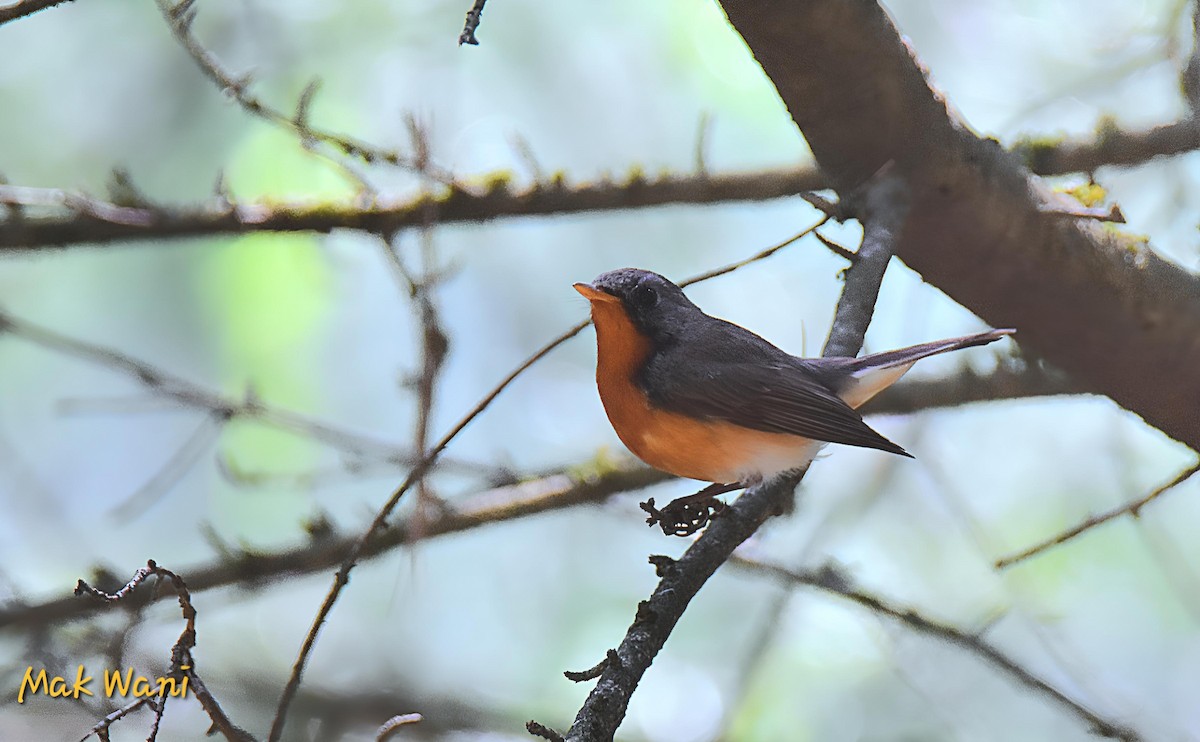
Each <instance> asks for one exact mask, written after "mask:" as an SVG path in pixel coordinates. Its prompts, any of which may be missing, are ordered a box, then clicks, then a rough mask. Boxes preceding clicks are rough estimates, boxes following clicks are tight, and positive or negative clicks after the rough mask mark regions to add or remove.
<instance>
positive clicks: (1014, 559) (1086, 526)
mask: <svg viewBox="0 0 1200 742" xmlns="http://www.w3.org/2000/svg"><path fill="white" fill-rule="evenodd" d="M1197 472H1200V462H1196V463H1195V464H1193V465H1191V466H1190V467H1188V468H1187V469H1184V470H1183V471H1181V472H1180V473H1179V474H1178V475H1176V476H1175V478H1174V479H1172V480H1171V481H1170V482H1167V483H1166V484H1164V485H1161V486H1159V487H1155V488H1154V489H1153V490H1151V491H1150V493H1149V494H1148V495H1145V496H1143V497H1139V498H1138V499H1136V500H1134V501H1132V502H1127V503H1125V504H1124V505H1118V506H1117V507H1115V508H1113V509H1111V510H1106V511H1105V512H1103V513H1100V514H1099V515H1093V516H1092V517H1090V518H1088V519H1087V520H1084V521H1083V522H1082V523H1079V524H1078V525H1075V526H1072V527H1071V528H1068V529H1067V530H1065V531H1063V532H1062V533H1059V534H1056V535H1054V536H1051V537H1050V538H1048V539H1046V540H1045V541H1040V542H1038V543H1037V544H1034V545H1033V546H1030V547H1029V548H1028V549H1025V550H1024V551H1020V552H1017V553H1016V554H1011V555H1009V556H1006V557H1003V558H1001V559H997V560H996V568H997V569H1004V568H1006V567H1011V566H1012V565H1014V564H1017V563H1018V562H1023V561H1025V560H1026V559H1029V558H1031V557H1034V556H1037V555H1038V554H1041V553H1042V552H1044V551H1046V550H1048V549H1052V548H1054V547H1055V546H1059V545H1061V544H1065V543H1066V542H1068V541H1070V540H1071V539H1073V538H1075V537H1076V536H1078V535H1079V534H1081V533H1086V532H1087V531H1090V530H1092V529H1093V528H1095V527H1096V526H1100V525H1104V524H1105V523H1107V522H1109V521H1110V520H1114V519H1116V518H1119V517H1121V516H1122V515H1132V516H1133V517H1134V518H1137V517H1139V516H1140V515H1141V512H1142V508H1144V507H1146V506H1147V505H1149V504H1150V503H1151V502H1154V501H1155V500H1157V499H1158V498H1159V497H1161V496H1162V495H1163V494H1165V493H1166V492H1168V491H1170V490H1172V489H1174V488H1175V487H1177V486H1179V485H1181V484H1183V483H1184V482H1185V481H1187V480H1188V479H1191V478H1192V476H1193V475H1195V474H1196V473H1197Z"/></svg>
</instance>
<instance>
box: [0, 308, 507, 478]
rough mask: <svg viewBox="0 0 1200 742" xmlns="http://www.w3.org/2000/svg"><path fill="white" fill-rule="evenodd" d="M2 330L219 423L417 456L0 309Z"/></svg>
mask: <svg viewBox="0 0 1200 742" xmlns="http://www.w3.org/2000/svg"><path fill="white" fill-rule="evenodd" d="M0 332H8V333H11V334H13V335H15V336H17V337H20V338H23V339H25V340H27V341H29V342H31V343H34V344H35V345H38V346H40V347H43V348H46V349H47V350H53V351H56V352H59V353H65V354H68V355H72V356H75V357H77V358H83V359H84V360H87V361H89V362H91V363H95V364H97V365H100V366H104V367H106V368H111V369H113V370H116V371H119V372H121V373H123V374H126V375H128V376H130V377H132V378H133V379H135V380H137V381H138V382H139V383H141V384H142V385H143V386H144V387H146V388H147V389H148V390H149V391H150V392H151V393H153V394H154V395H156V396H158V397H161V398H163V399H167V400H171V401H173V402H176V403H178V404H180V405H183V406H184V407H190V408H193V409H197V410H202V411H204V412H206V413H208V415H209V416H210V417H212V418H214V419H216V420H217V421H218V422H220V423H224V422H227V421H229V420H232V419H234V418H240V419H243V420H254V421H256V422H261V423H263V424H265V425H269V426H272V427H275V428H279V429H280V430H287V431H290V432H294V433H297V434H299V435H303V436H307V437H309V438H312V439H313V440H316V441H320V442H321V443H324V444H326V445H329V446H331V447H333V448H336V449H338V450H340V451H344V452H346V453H348V454H353V455H356V456H363V457H368V458H372V459H379V460H383V461H390V462H394V463H396V464H400V465H405V466H409V465H412V464H414V463H415V462H417V461H418V460H419V457H417V456H414V455H413V453H412V451H411V450H409V449H408V448H405V447H403V446H400V445H398V444H393V443H389V442H386V441H383V440H379V439H377V438H373V437H371V436H367V435H364V434H361V433H357V432H354V431H351V430H348V429H345V428H341V427H338V426H336V425H334V424H332V423H329V422H325V421H322V420H317V419H315V418H312V417H309V416H307V415H304V414H301V413H299V412H295V411H293V410H289V409H286V408H283V407H276V406H274V405H270V404H267V403H266V402H264V401H262V400H261V399H259V398H257V397H256V396H254V395H252V394H248V395H246V396H245V397H243V398H241V399H237V398H234V397H230V396H225V395H222V394H219V393H218V392H215V391H212V390H210V389H207V388H205V387H204V386H201V385H200V384H196V383H193V382H191V381H188V380H187V379H184V378H182V377H180V376H176V375H175V374H173V373H171V372H169V371H167V370H165V369H163V368H161V367H159V366H155V365H154V364H151V363H148V362H146V361H143V360H140V359H137V358H134V357H133V356H130V355H128V354H126V353H123V352H121V351H118V350H115V349H113V348H108V347H105V346H102V345H97V344H95V343H90V342H88V341H86V340H80V339H78V338H73V337H70V336H67V335H62V334H60V333H57V332H55V331H53V330H50V329H48V328H45V327H42V326H40V325H36V324H34V323H32V322H29V321H27V320H24V319H19V318H17V317H14V316H13V315H11V314H8V313H6V312H4V311H3V310H0ZM443 465H445V466H446V467H447V468H451V469H460V470H462V471H464V472H475V473H480V474H485V475H489V476H490V475H492V474H496V473H497V472H496V470H495V468H493V467H486V466H481V465H479V464H474V463H470V462H465V461H457V460H446V461H444V462H443Z"/></svg>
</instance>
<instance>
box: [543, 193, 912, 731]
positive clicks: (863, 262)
mask: <svg viewBox="0 0 1200 742" xmlns="http://www.w3.org/2000/svg"><path fill="white" fill-rule="evenodd" d="M897 180H898V179H894V178H892V177H883V178H879V179H877V180H876V182H874V183H872V184H871V187H870V188H869V189H868V191H867V193H866V204H867V208H866V213H867V214H869V217H868V218H869V219H870V221H866V222H865V223H864V228H863V229H864V236H863V245H862V248H860V250H859V256H860V259H859V260H857V261H856V262H855V263H854V264H853V265H852V266H851V267H850V268H849V269H848V270H847V272H846V285H845V287H844V288H843V291H842V299H841V300H840V301H839V302H838V308H837V312H836V314H835V317H834V322H833V325H834V326H833V328H832V329H831V330H830V333H829V339H828V341H827V342H826V344H825V354H826V355H850V356H852V355H854V354H856V353H857V352H858V349H859V346H856V345H852V344H853V343H854V342H856V341H857V342H858V343H859V345H861V342H862V337H863V335H864V334H865V333H866V324H867V323H869V322H870V319H871V313H872V310H873V306H866V302H867V301H870V302H874V297H875V296H877V295H878V292H879V285H878V283H879V281H882V279H883V274H884V271H885V269H886V267H887V263H888V262H889V261H890V259H891V252H890V245H889V243H888V240H890V239H891V238H892V236H893V235H895V234H897V233H898V232H899V230H900V228H901V226H902V224H903V220H904V217H905V214H906V213H907V206H906V192H905V191H904V186H903V184H897ZM872 222H874V223H872ZM872 284H873V285H872ZM859 323H861V327H860V326H858V324H859ZM804 474H805V472H804V471H799V472H792V473H788V474H785V475H783V476H781V477H779V478H777V479H775V480H773V481H770V482H766V483H763V484H760V485H756V486H754V487H751V488H749V489H748V490H746V491H745V492H744V493H743V494H742V495H741V496H740V497H738V499H737V500H736V501H735V502H734V503H733V505H732V506H731V507H729V508H727V509H726V511H725V512H724V513H723V514H722V516H721V517H720V518H717V519H714V520H713V521H712V523H711V524H710V525H709V526H708V529H707V530H706V531H705V532H704V533H703V534H702V535H701V536H700V537H699V538H698V539H697V540H696V541H695V543H693V544H692V545H691V547H689V548H688V550H687V551H686V552H684V554H683V556H682V557H680V558H679V559H678V560H677V561H676V562H675V563H674V564H673V565H671V567H670V568H669V569H666V570H662V572H663V573H664V574H663V576H662V578H661V579H660V580H659V583H658V586H657V587H656V588H655V589H654V592H653V593H652V594H651V596H650V598H649V600H646V601H643V602H642V603H640V604H639V605H638V610H637V614H636V615H635V617H634V621H633V624H632V625H631V626H630V627H629V629H628V631H626V633H625V637H624V639H622V640H621V644H620V646H619V647H617V649H616V654H617V659H618V660H619V662H608V663H606V666H605V668H604V671H603V672H602V674H601V676H600V679H599V680H598V681H597V683H596V687H595V688H593V689H592V692H591V693H590V694H588V697H587V700H585V701H584V703H583V706H582V708H580V710H579V713H578V714H576V716H575V722H574V723H573V724H572V725H571V729H570V730H569V731H568V732H567V735H566V739H567V740H569V741H570V742H584V741H586V742H599V741H600V740H609V739H612V738H613V736H614V735H615V734H616V731H617V727H619V726H620V724H621V721H622V720H623V719H624V717H625V711H626V709H627V708H628V706H629V699H630V698H631V697H632V695H633V692H634V690H635V689H636V688H637V686H638V683H639V682H640V681H641V678H642V676H643V674H645V672H646V670H647V669H648V668H649V666H650V663H651V662H652V661H653V660H654V657H655V656H656V655H657V654H658V652H659V650H661V649H662V647H663V645H664V644H665V643H666V641H667V637H669V636H670V634H671V632H672V630H673V629H674V628H675V624H676V622H677V621H678V620H679V619H680V617H681V616H682V615H683V612H684V611H685V610H686V609H687V607H688V605H689V603H690V602H691V600H692V598H693V597H695V595H696V593H697V592H698V591H699V590H700V588H701V587H703V585H704V583H705V582H707V580H708V578H709V577H711V576H712V575H713V573H715V572H716V570H717V569H718V568H719V567H720V566H721V565H722V564H723V563H724V562H725V560H727V559H728V558H729V556H730V555H731V554H732V553H733V551H734V549H736V548H737V547H738V546H739V545H740V544H741V543H742V542H744V541H745V540H746V539H747V538H749V537H750V536H751V535H753V534H754V533H755V531H757V530H758V528H759V527H760V526H762V524H763V523H765V522H766V520H767V519H768V518H769V517H771V515H773V514H775V513H777V512H781V511H782V510H783V509H784V507H785V504H786V502H787V500H788V498H790V497H791V496H792V493H793V491H794V490H795V488H796V485H798V484H799V483H800V480H801V479H802V478H803V477H804Z"/></svg>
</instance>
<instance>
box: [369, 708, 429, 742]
mask: <svg viewBox="0 0 1200 742" xmlns="http://www.w3.org/2000/svg"><path fill="white" fill-rule="evenodd" d="M421 721H424V717H422V716H421V715H420V714H400V715H399V716H393V717H392V718H390V719H388V720H387V721H385V722H384V723H383V724H382V725H381V726H380V727H379V729H377V730H376V731H375V740H376V742H386V740H388V739H390V738H391V737H392V736H393V735H395V734H396V732H398V731H399V730H400V728H401V727H406V726H408V725H409V724H416V723H418V722H421Z"/></svg>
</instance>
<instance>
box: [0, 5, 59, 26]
mask: <svg viewBox="0 0 1200 742" xmlns="http://www.w3.org/2000/svg"><path fill="white" fill-rule="evenodd" d="M67 2H71V0H19V2H15V3H13V4H12V5H5V6H4V7H2V8H0V26H2V25H4V24H5V23H8V22H9V21H15V20H17V19H18V18H24V17H25V16H28V15H33V14H34V13H36V12H38V11H39V10H45V9H46V8H53V7H54V6H55V5H62V4H63V3H67Z"/></svg>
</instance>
